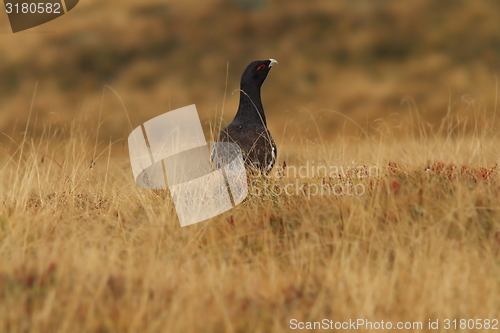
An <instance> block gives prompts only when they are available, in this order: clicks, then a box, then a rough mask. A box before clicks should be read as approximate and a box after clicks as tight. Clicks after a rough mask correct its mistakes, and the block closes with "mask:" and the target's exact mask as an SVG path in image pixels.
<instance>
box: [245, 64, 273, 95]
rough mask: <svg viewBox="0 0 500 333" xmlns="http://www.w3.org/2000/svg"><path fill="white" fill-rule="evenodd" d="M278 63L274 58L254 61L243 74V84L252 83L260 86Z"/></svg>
mask: <svg viewBox="0 0 500 333" xmlns="http://www.w3.org/2000/svg"><path fill="white" fill-rule="evenodd" d="M277 63H278V62H277V61H276V60H274V59H268V60H256V61H252V62H251V63H250V64H249V65H248V66H247V68H246V69H245V71H244V72H243V75H242V76H241V85H242V86H244V85H247V84H251V85H257V86H258V87H259V88H260V86H261V85H262V83H264V80H265V79H266V77H267V74H268V73H269V71H270V70H271V67H273V65H274V64H277Z"/></svg>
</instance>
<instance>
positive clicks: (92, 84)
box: [0, 0, 500, 333]
mask: <svg viewBox="0 0 500 333" xmlns="http://www.w3.org/2000/svg"><path fill="white" fill-rule="evenodd" d="M499 14H500V4H499V2H498V1H494V0H491V1H487V0H479V1H477V0H461V1H456V0H454V1H444V0H406V1H404V2H401V1H391V0H387V1H368V0H357V1H353V0H349V1H348V0H340V1H319V0H314V1H307V2H306V1H295V0H273V1H266V0H260V1H246V0H239V1H230V0H210V1H204V2H203V3H200V2H198V1H196V2H195V1H193V0H189V1H184V2H183V3H182V4H177V3H173V2H160V1H141V2H139V1H131V0H120V1H118V0H99V1H97V0H93V1H91V0H87V1H81V3H80V4H79V5H78V6H77V7H76V8H75V9H74V10H73V11H71V12H70V14H68V15H66V16H63V17H61V18H60V19H58V20H56V21H52V22H50V23H48V24H46V25H43V26H40V27H38V28H35V29H33V30H30V31H26V32H22V33H18V34H11V33H10V32H9V31H10V30H9V29H10V28H9V26H8V23H7V21H6V20H4V19H6V16H5V15H4V14H3V12H2V13H0V41H1V42H0V134H1V135H0V332H43V333H45V332H100V333H104V332H110V333H111V332H214V333H215V332H288V331H290V330H291V329H292V328H293V327H294V326H293V323H295V324H297V325H298V323H299V322H301V323H303V322H315V321H319V322H322V321H323V319H328V320H332V321H333V322H349V321H350V320H351V321H356V320H358V319H362V320H365V321H370V322H372V323H378V324H379V325H380V323H381V322H382V321H384V322H385V323H386V325H387V323H388V322H390V323H391V324H392V327H393V328H395V327H396V326H397V323H398V322H401V323H403V325H405V323H406V325H410V326H411V327H412V329H413V330H414V331H422V332H426V331H429V327H428V323H429V320H430V321H432V322H435V321H436V320H438V321H439V326H438V328H437V329H436V330H434V331H436V332H444V331H450V329H447V326H446V323H447V322H446V320H450V321H451V322H452V321H453V320H454V319H456V320H457V330H458V329H461V330H462V331H465V330H468V328H464V327H463V325H462V326H460V325H461V324H463V322H461V321H460V320H468V319H475V320H477V319H482V324H483V329H479V328H478V329H477V331H481V330H486V326H484V324H485V323H486V320H489V322H488V325H489V327H490V329H491V328H492V327H493V325H495V322H494V321H493V320H495V319H496V320H498V319H500V285H499V278H498V277H499V274H500V267H499V258H500V257H499V256H500V223H499V221H500V210H499V209H498V207H499V197H500V186H499V170H498V161H499V156H500V137H499V134H498V133H499V131H498V128H499V127H498V125H499V124H498V120H497V118H498V116H497V115H498V113H499V112H500V110H499V108H498V97H499V94H498V93H499V82H498V81H499V79H498V77H497V75H498V71H499V67H498V66H499V63H500V62H499V61H498V59H499V58H500V20H498V17H499ZM271 57H272V58H276V59H277V60H278V61H279V64H278V65H276V66H275V67H273V69H272V71H271V73H270V74H269V76H268V78H267V80H266V82H265V83H264V87H263V89H264V91H263V102H264V106H265V109H266V113H267V115H268V123H269V127H270V129H271V132H272V133H273V137H274V138H275V141H276V143H277V145H278V152H279V155H278V167H279V168H278V167H276V168H275V172H273V174H272V177H271V178H270V179H267V180H262V179H256V180H253V182H251V185H252V186H251V188H250V193H251V194H250V195H249V196H248V198H247V199H246V200H245V201H244V202H243V203H242V204H241V205H239V206H237V207H236V208H234V209H233V210H231V211H229V212H226V213H224V214H222V215H220V216H217V217H215V218H213V219H211V220H209V221H205V222H201V223H198V224H195V225H192V226H188V227H184V228H181V227H180V226H179V222H178V220H177V216H176V212H175V208H174V206H173V203H172V200H171V196H170V193H169V191H168V190H165V191H159V190H156V191H150V190H144V189H141V188H139V187H137V186H136V185H135V184H134V181H133V177H132V171H131V168H130V161H129V156H128V148H127V144H126V142H127V141H126V139H127V136H128V134H129V133H130V131H131V129H132V128H133V127H136V126H139V125H140V124H141V123H143V122H144V121H147V120H149V119H150V118H152V117H154V116H157V115H158V114H161V113H164V112H166V111H168V110H172V109H175V108H178V107H182V106H185V105H188V104H193V103H194V104H196V105H197V108H198V112H199V114H200V116H201V117H202V122H203V127H204V130H205V131H206V137H207V139H210V138H212V137H213V136H214V133H216V131H217V129H218V128H219V126H220V125H221V120H222V124H223V123H224V122H228V121H230V119H231V118H232V116H233V115H234V112H235V110H236V108H237V103H238V94H233V92H234V91H235V90H236V89H237V88H238V81H239V77H240V75H241V72H242V70H243V68H244V67H245V66H246V64H247V63H249V62H250V61H251V60H255V59H257V58H264V59H265V58H271ZM352 170H355V171H354V172H353V171H352ZM349 189H351V190H349ZM342 191H343V192H342ZM295 320H296V321H295ZM322 323H323V322H322ZM419 323H422V324H421V325H422V326H420V324H419ZM448 323H449V324H450V322H448ZM470 324H471V323H470V322H467V325H470ZM375 325H376V324H375ZM385 327H386V328H387V326H385ZM407 327H408V326H407ZM469 327H470V326H469ZM496 327H499V324H496ZM358 328H359V331H374V329H373V328H372V329H370V327H367V326H366V325H364V326H360V327H358ZM450 328H451V329H453V327H450ZM488 330H489V329H488Z"/></svg>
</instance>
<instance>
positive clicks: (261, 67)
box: [257, 64, 266, 71]
mask: <svg viewBox="0 0 500 333" xmlns="http://www.w3.org/2000/svg"><path fill="white" fill-rule="evenodd" d="M264 68H266V65H264V64H261V65H259V67H257V70H258V71H260V70H261V69H264Z"/></svg>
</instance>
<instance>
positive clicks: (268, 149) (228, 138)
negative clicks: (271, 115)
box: [217, 59, 278, 175]
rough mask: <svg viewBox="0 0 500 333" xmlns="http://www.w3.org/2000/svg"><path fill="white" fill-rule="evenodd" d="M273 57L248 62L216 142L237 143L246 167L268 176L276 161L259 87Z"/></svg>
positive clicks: (273, 144) (269, 68)
mask: <svg viewBox="0 0 500 333" xmlns="http://www.w3.org/2000/svg"><path fill="white" fill-rule="evenodd" d="M275 63H277V61H276V60H274V59H269V60H257V61H253V62H252V63H250V64H249V65H248V66H247V68H246V69H245V71H244V72H243V75H242V76H241V84H240V104H239V107H238V111H237V112H236V116H235V117H234V119H233V121H232V122H231V124H229V125H228V126H226V127H225V128H224V129H222V130H221V132H220V134H219V137H218V139H217V141H218V142H235V143H237V144H238V145H239V146H240V148H241V150H242V152H243V154H244V158H245V164H246V166H247V168H249V169H253V170H254V171H258V172H260V173H262V174H264V175H268V174H269V172H270V171H271V169H272V168H273V166H274V164H275V162H276V156H277V153H278V151H277V149H276V144H275V143H274V140H273V138H272V137H271V133H270V132H269V130H268V128H267V122H266V115H265V113H264V108H263V106H262V100H261V96H260V90H261V86H262V83H264V81H265V79H266V77H267V74H268V73H269V71H270V70H271V67H272V66H273V64H275Z"/></svg>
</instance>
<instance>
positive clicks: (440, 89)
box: [0, 0, 500, 143]
mask: <svg viewBox="0 0 500 333" xmlns="http://www.w3.org/2000/svg"><path fill="white" fill-rule="evenodd" d="M2 9H3V6H2ZM499 18H500V1H498V0H405V1H401V0H308V1H298V0H205V1H203V2H201V1H194V0H184V1H182V3H181V2H180V1H179V2H174V1H153V0H151V1H147V0H141V1H138V0H135V1H131V0H81V1H80V3H79V4H78V6H77V7H76V8H75V9H73V10H72V11H71V12H69V13H68V14H67V15H64V16H62V17H60V18H58V19H56V20H54V21H51V22H49V23H47V24H44V25H42V26H39V27H36V28H33V29H30V30H27V31H24V32H19V33H16V34H12V32H11V29H10V26H9V22H8V19H7V15H6V13H5V12H4V11H3V10H2V11H1V12H0V132H2V133H5V134H8V135H9V136H15V135H16V133H21V132H22V131H24V128H25V126H26V123H27V121H28V115H29V110H30V105H31V100H32V97H33V94H34V91H35V85H36V83H37V82H38V88H37V91H36V96H35V99H34V107H33V112H32V115H31V120H30V123H29V130H30V133H33V134H34V135H35V136H36V135H40V134H42V133H43V132H44V130H46V129H47V127H49V126H50V127H51V128H54V129H57V128H65V127H68V126H69V124H70V123H71V121H72V120H74V119H82V120H85V121H88V126H89V128H90V129H89V130H92V131H95V129H96V128H97V126H98V123H99V113H100V112H101V114H102V115H101V122H102V124H101V126H100V128H99V138H100V140H102V141H104V142H106V143H107V142H109V140H110V139H111V140H120V139H126V138H127V136H128V134H129V133H130V125H129V121H128V120H127V113H128V115H129V117H130V122H131V125H132V126H133V127H136V126H139V125H140V124H141V123H142V122H144V121H146V120H148V119H150V118H152V117H154V116H156V115H159V114H161V113H164V112H167V111H169V110H172V109H176V108H179V107H182V106H185V105H189V104H196V106H197V108H198V112H199V114H200V116H201V118H202V122H203V126H204V129H205V130H207V132H208V131H210V126H211V125H210V124H214V123H218V119H219V118H220V116H221V114H222V111H223V110H224V113H223V120H224V122H225V123H229V122H230V121H231V119H232V117H233V116H234V114H235V111H236V108H237V105H238V98H239V95H238V93H237V92H235V90H236V89H238V88H239V79H240V76H241V73H242V71H243V69H244V68H245V67H246V65H247V64H248V63H249V62H251V61H253V60H256V59H268V58H275V59H277V60H278V62H279V64H278V65H276V66H275V67H273V69H272V71H271V73H270V75H269V76H268V78H267V80H266V82H265V83H264V85H263V94H262V95H263V103H264V108H265V110H266V113H267V115H268V122H269V127H270V128H271V130H272V132H273V135H274V136H275V137H276V138H277V142H280V141H282V140H288V139H291V138H293V137H295V136H300V137H301V138H307V139H308V140H309V139H310V140H314V139H315V138H318V137H320V136H321V137H328V136H330V135H334V133H339V132H340V131H341V132H342V133H351V132H352V133H355V132H356V131H358V130H359V128H360V127H361V128H363V129H364V130H366V131H377V130H378V129H379V127H380V126H381V125H380V124H381V123H383V124H384V126H389V127H392V128H394V129H395V132H397V131H398V130H400V131H405V127H404V124H405V123H407V122H408V121H410V119H411V117H412V114H413V115H415V114H416V113H418V114H419V117H421V119H422V120H423V121H424V122H425V123H426V124H427V126H428V127H429V128H431V129H432V128H433V126H437V125H436V124H439V122H440V121H441V119H442V118H443V117H444V116H445V115H446V114H447V112H450V113H456V114H462V115H463V116H464V117H469V116H472V115H474V114H475V113H476V112H478V110H480V111H481V112H485V113H486V114H488V115H491V117H495V112H496V111H497V110H496V109H497V103H498V92H499V81H500V78H499V77H498V76H499V73H500V19H499ZM226 84H227V89H226ZM106 86H109V87H110V88H104V87H106ZM124 108H126V111H127V113H126V112H125V110H124ZM6 141H9V139H8V137H7V135H2V136H1V137H0V142H1V143H5V142H6Z"/></svg>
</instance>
